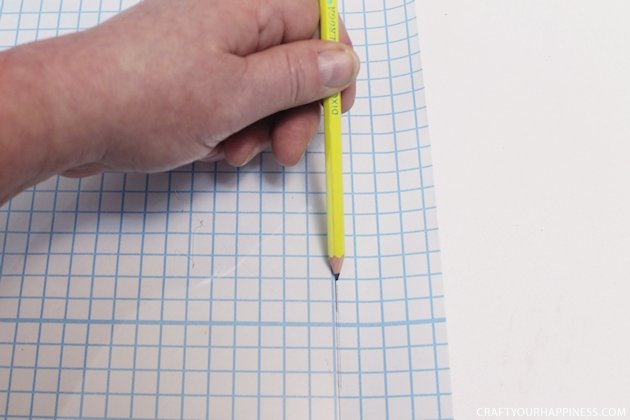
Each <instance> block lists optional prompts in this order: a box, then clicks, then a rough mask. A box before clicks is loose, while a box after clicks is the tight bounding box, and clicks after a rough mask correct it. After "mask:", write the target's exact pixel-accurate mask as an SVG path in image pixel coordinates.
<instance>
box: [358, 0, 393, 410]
mask: <svg viewBox="0 0 630 420" xmlns="http://www.w3.org/2000/svg"><path fill="white" fill-rule="evenodd" d="M362 2H363V7H364V8H365V0H362ZM363 23H364V25H365V26H366V27H367V17H366V15H365V14H364V15H363ZM365 39H368V33H367V30H366V31H365ZM365 57H366V60H367V61H368V62H370V55H369V50H368V49H367V48H366V50H365ZM365 71H366V74H367V78H368V79H370V66H369V65H368V66H366V70H365ZM368 95H369V96H371V84H370V83H368ZM368 108H369V110H370V112H372V111H373V107H372V99H369V100H368ZM392 111H393V108H392ZM370 132H371V133H374V120H372V119H370ZM372 150H376V144H375V143H374V136H372ZM372 166H373V167H374V168H376V157H375V155H372ZM373 181H374V191H375V192H376V191H379V190H378V184H377V182H376V175H374V178H373ZM374 207H375V209H376V213H378V212H379V205H378V200H374ZM380 231H381V229H380V220H379V218H376V233H377V235H380ZM376 247H377V253H378V255H381V243H380V241H377V243H376ZM377 266H378V275H379V294H380V298H381V300H382V299H383V282H382V280H380V277H381V276H382V275H383V266H382V263H381V259H380V258H379V259H378V262H377ZM380 310H381V320H382V321H383V323H384V321H385V308H384V305H383V302H382V301H381V302H380ZM381 340H382V345H383V348H382V353H383V356H382V357H383V366H384V368H383V388H384V390H385V396H386V398H385V418H386V419H387V420H389V400H388V398H387V396H388V392H387V391H388V384H387V357H386V354H385V327H384V326H382V327H381ZM364 397H365V396H364Z"/></svg>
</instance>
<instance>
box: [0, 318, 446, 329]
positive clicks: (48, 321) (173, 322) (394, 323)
mask: <svg viewBox="0 0 630 420" xmlns="http://www.w3.org/2000/svg"><path fill="white" fill-rule="evenodd" d="M445 321H446V318H434V319H433V318H427V319H414V320H411V321H409V324H410V325H420V324H432V323H443V322H445ZM0 322H3V323H6V322H23V323H29V322H41V323H44V324H64V323H65V324H87V321H86V320H85V319H76V318H67V319H64V318H44V319H41V318H10V319H7V318H0ZM90 322H91V323H92V324H105V325H175V326H177V325H186V324H184V321H179V320H143V321H140V322H136V321H134V320H124V319H120V320H107V319H106V320H95V319H93V320H92V321H90ZM210 324H211V325H215V326H233V325H235V324H236V326H246V327H257V326H258V324H259V322H258V321H236V322H233V321H211V322H210ZM260 324H261V325H262V326H268V327H284V328H286V327H308V326H309V325H310V326H312V327H328V328H332V327H334V326H335V323H334V322H325V321H318V322H311V323H310V324H309V323H307V322H305V321H282V322H281V321H260ZM188 325H203V326H205V325H208V324H207V322H206V321H195V320H189V321H188ZM404 325H407V322H405V321H382V322H340V323H339V326H340V327H352V328H367V327H378V328H385V327H394V326H404Z"/></svg>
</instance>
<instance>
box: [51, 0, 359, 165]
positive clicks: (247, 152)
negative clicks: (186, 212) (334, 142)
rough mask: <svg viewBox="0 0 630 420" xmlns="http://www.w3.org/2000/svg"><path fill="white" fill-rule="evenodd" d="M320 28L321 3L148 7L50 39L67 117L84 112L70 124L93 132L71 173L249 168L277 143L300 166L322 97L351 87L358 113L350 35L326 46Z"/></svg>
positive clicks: (155, 1)
mask: <svg viewBox="0 0 630 420" xmlns="http://www.w3.org/2000/svg"><path fill="white" fill-rule="evenodd" d="M318 25H319V6H318V2H317V0H255V1H254V0H231V1H228V2H221V1H213V0H184V1H172V0H150V1H144V2H142V3H141V4H139V5H138V6H136V7H133V8H131V9H129V10H127V11H126V12H123V13H121V14H120V15H118V16H116V17H114V18H113V19H111V20H109V21H107V22H106V23H104V24H103V25H100V26H98V27H96V28H93V29H91V30H89V31H86V32H84V33H80V34H76V35H72V36H69V37H65V38H60V39H57V40H53V43H54V44H53V45H51V46H50V48H49V49H50V51H48V57H49V59H50V61H52V62H53V63H55V62H58V63H59V65H60V67H59V68H58V71H59V74H58V75H57V77H56V78H57V80H60V81H61V84H62V85H64V88H65V89H66V90H67V91H69V92H73V93H72V95H71V99H72V100H73V101H74V103H73V104H70V105H69V106H67V111H69V112H74V111H73V110H74V109H77V108H81V109H82V111H80V112H79V114H83V115H85V116H84V117H83V118H82V119H80V120H78V121H76V120H77V118H76V115H72V116H69V117H70V119H72V120H73V124H78V125H79V126H84V129H82V130H81V132H82V133H83V135H88V136H89V138H87V137H86V138H83V139H82V141H83V143H82V146H81V147H80V149H82V152H81V156H82V157H83V158H84V159H83V161H79V162H78V165H74V166H73V167H72V168H70V169H68V168H66V169H64V171H65V174H66V175H69V176H85V175H92V174H94V173H98V172H100V171H102V170H105V169H107V170H116V171H138V172H155V171H163V170H168V169H172V168H175V167H177V166H181V165H184V164H187V163H190V162H193V161H196V160H220V159H225V160H227V161H228V162H229V163H230V164H232V165H235V166H242V165H244V164H246V163H247V162H249V161H250V160H251V159H252V158H253V157H254V156H256V155H257V154H258V153H260V152H261V151H263V150H265V149H267V148H269V147H270V146H271V148H272V150H273V153H274V156H275V157H276V159H277V160H278V162H279V163H281V164H283V165H293V164H295V163H297V162H298V161H299V160H300V158H301V156H302V155H303V154H304V151H305V149H306V147H307V144H308V142H309V140H310V139H311V138H312V137H313V136H314V134H315V132H316V129H317V127H318V124H319V119H320V114H321V111H320V103H319V101H320V100H321V99H322V98H324V97H327V96H330V95H331V94H332V93H334V92H338V91H342V90H345V91H344V93H343V95H342V99H343V105H344V110H347V109H348V108H350V106H351V105H352V103H353V101H354V94H355V88H354V80H355V78H356V75H357V73H358V70H359V61H358V58H357V56H356V54H354V52H353V51H352V49H351V48H350V47H349V46H348V45H350V40H349V38H348V35H347V33H346V31H345V29H344V30H343V31H342V41H343V43H345V44H346V45H342V44H335V43H327V42H323V41H319V40H317V39H316V37H317V36H318ZM42 48H44V46H42ZM53 68H54V65H53ZM64 81H65V83H64ZM86 142H93V145H92V146H93V147H91V148H90V147H87V150H86V147H85V143H86Z"/></svg>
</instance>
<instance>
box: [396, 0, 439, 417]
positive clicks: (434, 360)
mask: <svg viewBox="0 0 630 420" xmlns="http://www.w3.org/2000/svg"><path fill="white" fill-rule="evenodd" d="M404 10H405V16H407V15H408V11H407V7H406V6H405V9H404ZM408 43H409V48H410V49H411V42H410V41H408ZM409 66H410V68H413V60H412V59H411V57H410V58H409ZM415 83H416V80H415V79H414V78H412V80H411V84H412V88H413V86H414V85H415ZM412 100H413V102H414V106H416V97H415V96H413V98H412ZM414 119H415V121H416V124H418V115H417V114H414ZM416 142H417V144H418V145H420V143H421V141H420V132H419V131H418V132H417V133H416ZM418 161H419V162H420V166H421V165H422V163H421V162H422V161H423V159H422V150H421V149H420V148H418ZM419 175H420V184H421V185H424V173H423V171H422V170H420V171H419ZM421 194H422V202H423V203H426V196H425V193H424V190H422V192H421ZM422 217H423V222H424V226H426V225H427V214H426V212H423V213H422ZM424 244H425V247H426V249H429V248H430V246H429V236H428V235H427V234H426V233H425V235H424ZM426 262H427V273H428V274H429V276H428V278H427V280H428V282H429V296H431V299H429V305H430V308H431V317H434V316H435V315H434V314H435V312H434V305H433V278H432V276H431V258H429V254H427V256H426ZM431 334H432V338H433V343H435V342H436V333H435V326H434V325H432V326H431ZM433 363H434V366H435V367H436V368H437V367H438V360H437V347H436V346H435V345H434V347H433ZM410 367H412V366H410ZM435 387H436V388H435V389H436V391H437V392H436V397H437V411H438V418H441V417H442V402H441V398H440V378H439V375H438V371H437V370H436V371H435Z"/></svg>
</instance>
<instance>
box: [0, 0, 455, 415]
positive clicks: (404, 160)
mask: <svg viewBox="0 0 630 420" xmlns="http://www.w3.org/2000/svg"><path fill="white" fill-rule="evenodd" d="M135 3H137V0H0V49H6V48H10V47H12V46H14V45H16V44H20V43H24V42H29V41H33V40H36V39H43V38H45V37H50V36H57V35H62V34H65V33H71V32H76V31H78V30H82V29H86V28H89V27H91V26H93V25H95V24H97V23H99V22H102V21H103V20H105V19H107V18H109V17H111V16H113V15H115V14H116V13H117V12H119V11H120V10H121V9H124V8H126V7H129V6H132V5H133V4H135ZM341 3H342V4H341V5H340V6H341V10H342V15H343V18H344V20H345V23H346V26H347V28H348V31H349V33H350V35H351V37H352V39H353V41H354V43H355V48H356V51H357V52H358V54H359V55H360V57H361V59H362V63H363V67H362V70H361V73H360V75H359V80H358V93H357V101H356V105H355V107H354V108H353V110H352V112H351V113H350V114H349V115H347V116H346V117H345V119H344V130H345V132H344V138H345V139H346V142H345V143H344V168H345V178H344V181H345V191H346V194H345V200H346V203H345V204H346V229H347V233H346V234H347V239H346V243H347V252H346V253H347V257H346V263H345V266H344V272H343V275H342V279H341V280H340V282H339V283H338V287H339V292H338V298H339V307H338V311H339V313H338V318H337V319H335V317H336V315H335V307H334V301H333V283H332V282H331V277H330V271H329V268H328V265H327V256H326V237H325V234H326V228H325V214H324V211H325V194H324V187H325V174H324V159H323V141H322V136H321V134H320V135H319V136H318V137H317V138H316V139H315V140H314V141H313V143H312V145H311V147H310V149H309V151H308V153H307V154H306V156H305V159H304V160H303V161H302V162H301V163H300V164H299V165H298V166H297V167H295V168H287V169H282V168H280V167H278V166H277V165H276V164H275V163H274V160H273V157H272V156H271V154H269V153H264V154H263V155H261V156H260V157H259V158H257V159H256V160H255V161H254V162H252V163H251V164H250V165H248V166H247V167H245V168H241V169H239V170H236V169H232V168H229V167H228V166H226V165H224V164H222V163H219V164H195V165H191V166H188V167H184V168H180V169H179V170H176V171H173V172H171V173H168V174H157V175H150V176H144V175H129V174H127V175H125V174H117V173H106V174H104V175H102V176H98V177H92V178H86V179H83V180H71V179H65V178H53V179H51V180H48V181H46V182H44V183H42V184H40V185H37V186H36V187H34V188H31V189H30V190H28V191H26V192H24V193H23V194H21V195H19V196H18V197H16V198H14V199H13V200H12V201H11V202H10V203H9V204H8V205H6V206H5V207H3V208H1V209H0V247H1V249H2V253H1V254H0V417H2V416H4V417H5V418H16V419H17V418H51V417H60V418H117V417H118V418H129V417H133V418H137V419H142V418H162V419H166V418H191V419H192V418H199V419H274V420H276V419H297V418H300V419H340V418H343V419H379V420H380V419H390V418H391V419H396V420H408V419H409V420H410V419H447V418H451V417H452V414H451V401H450V399H451V392H450V382H449V368H448V358H447V338H446V330H445V327H446V320H445V317H444V304H443V293H442V280H441V273H440V262H439V244H438V232H437V222H436V214H435V213H436V209H435V205H434V198H433V197H434V194H433V180H432V175H431V167H432V165H431V157H430V145H429V143H428V137H427V123H426V109H425V105H424V97H423V89H424V87H423V82H422V75H421V72H422V69H421V65H420V55H419V48H418V42H417V33H416V19H415V7H414V4H413V1H412V0H407V1H405V0H345V1H342V2H341ZM335 326H337V327H338V334H336V333H335ZM336 349H337V350H336ZM336 352H338V353H336ZM337 381H339V382H337ZM337 383H339V385H340V387H337Z"/></svg>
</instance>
